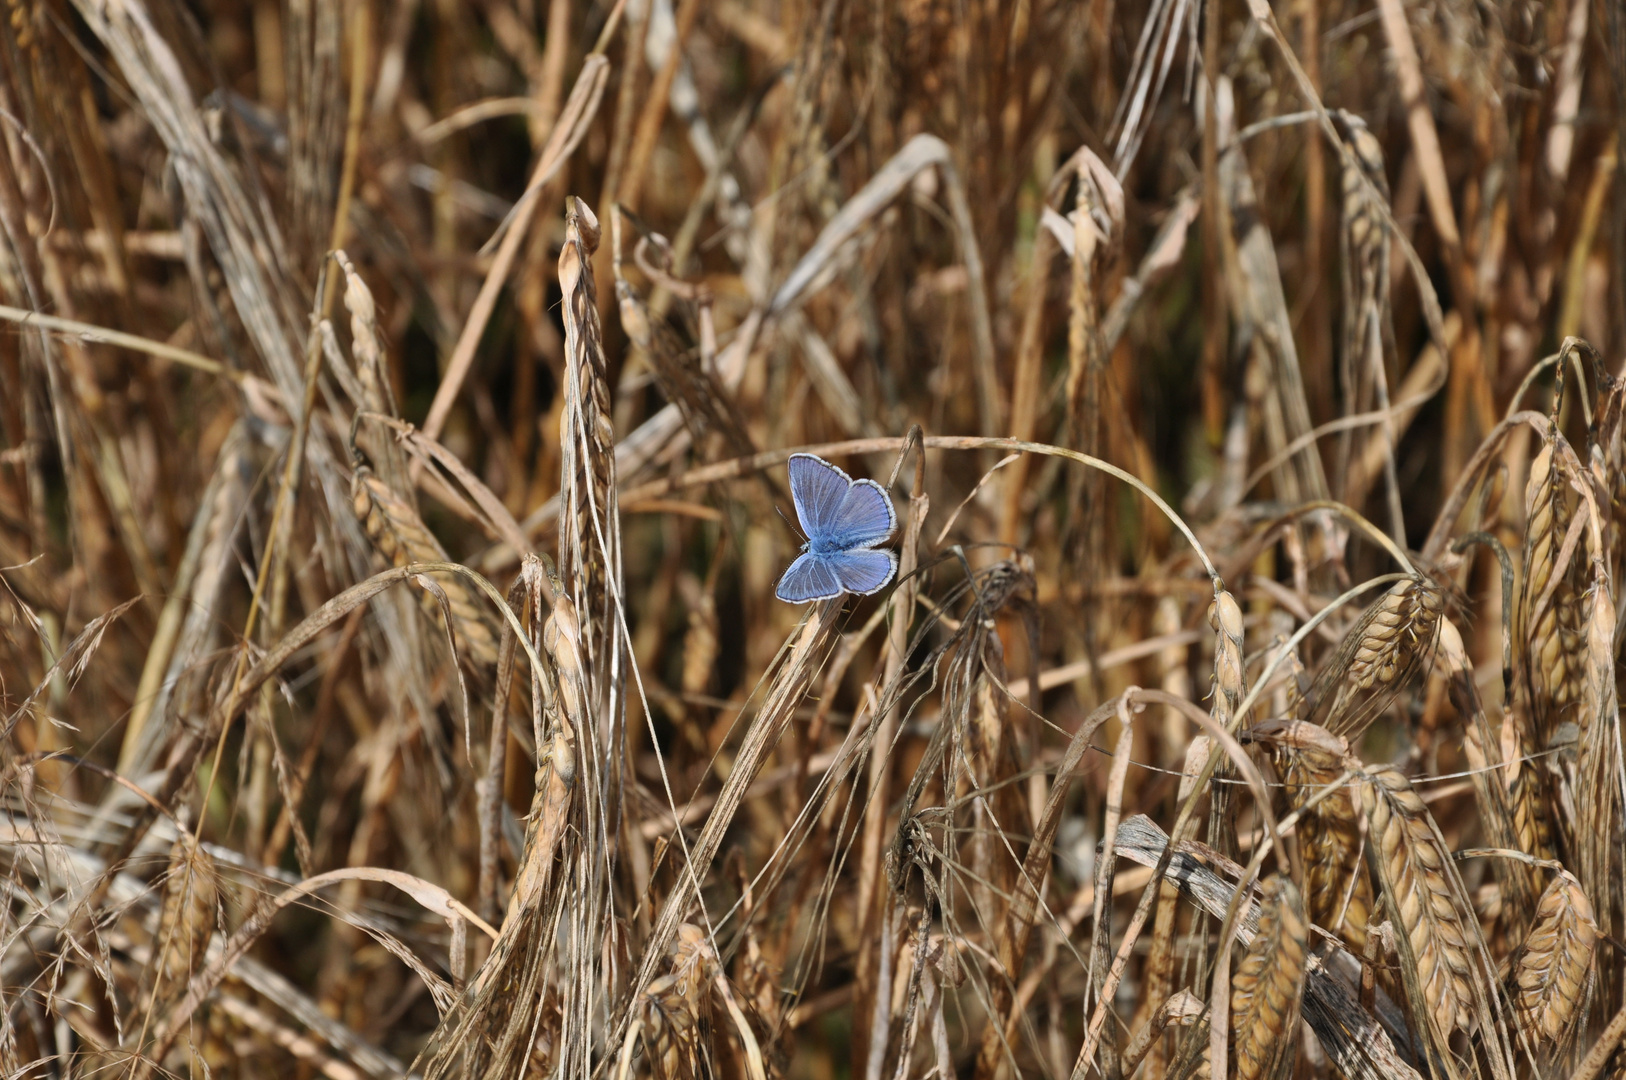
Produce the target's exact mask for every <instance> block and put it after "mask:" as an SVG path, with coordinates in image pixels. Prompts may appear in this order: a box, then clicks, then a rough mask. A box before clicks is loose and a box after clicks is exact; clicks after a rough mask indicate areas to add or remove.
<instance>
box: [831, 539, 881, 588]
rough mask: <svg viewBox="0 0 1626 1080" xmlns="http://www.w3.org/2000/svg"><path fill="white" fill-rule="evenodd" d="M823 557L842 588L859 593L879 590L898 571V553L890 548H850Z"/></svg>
mask: <svg viewBox="0 0 1626 1080" xmlns="http://www.w3.org/2000/svg"><path fill="white" fill-rule="evenodd" d="M825 559H826V560H827V561H828V562H829V564H830V568H831V570H833V571H834V572H835V577H836V580H837V581H839V582H840V583H841V587H842V588H843V589H845V590H846V591H847V592H850V593H857V594H859V595H860V596H868V595H869V594H870V593H873V592H879V591H880V590H881V589H883V588H885V587H886V585H887V583H888V582H890V581H891V580H892V575H893V574H895V573H897V572H898V556H897V553H896V552H894V551H892V550H891V549H890V548H853V549H852V550H851V551H838V552H835V553H834V554H832V555H827V556H825Z"/></svg>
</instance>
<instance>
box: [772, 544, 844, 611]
mask: <svg viewBox="0 0 1626 1080" xmlns="http://www.w3.org/2000/svg"><path fill="white" fill-rule="evenodd" d="M842 591H843V590H842V584H841V581H840V580H839V578H838V576H837V574H836V570H835V567H834V566H833V565H832V564H831V562H830V557H829V556H826V555H814V554H811V553H809V552H803V553H802V554H800V555H798V556H796V561H795V562H793V563H791V564H790V569H788V570H786V571H785V573H784V576H782V577H781V578H780V579H779V586H778V587H777V588H776V589H774V595H775V596H777V597H779V599H781V600H783V601H785V602H786V603H789V604H806V603H808V602H810V601H813V600H829V599H831V598H832V597H836V596H840V595H841V593H842Z"/></svg>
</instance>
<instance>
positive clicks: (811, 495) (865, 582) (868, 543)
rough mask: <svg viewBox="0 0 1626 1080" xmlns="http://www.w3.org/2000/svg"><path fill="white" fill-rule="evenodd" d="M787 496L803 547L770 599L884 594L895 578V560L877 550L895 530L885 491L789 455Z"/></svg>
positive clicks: (817, 460) (818, 461)
mask: <svg viewBox="0 0 1626 1080" xmlns="http://www.w3.org/2000/svg"><path fill="white" fill-rule="evenodd" d="M790 496H791V498H792V499H794V500H795V501H796V516H797V517H798V518H800V519H801V521H802V531H803V532H805V533H806V534H807V543H805V544H803V545H802V553H801V554H800V555H798V556H796V561H795V562H793V563H791V564H790V569H788V570H786V571H785V575H784V577H781V578H780V579H779V587H778V588H777V589H775V590H774V595H776V596H778V597H779V599H781V600H783V601H785V602H786V603H790V604H806V603H808V602H810V601H813V600H829V599H832V598H834V597H837V596H840V595H841V594H842V593H858V594H859V595H860V596H868V595H869V594H870V593H873V592H879V591H880V590H881V589H884V588H886V586H887V583H888V582H890V581H891V580H892V576H893V575H894V574H896V573H897V572H898V556H897V553H896V552H894V551H891V550H890V549H887V548H879V549H878V548H877V547H876V545H877V544H881V543H884V542H885V541H886V539H887V538H888V537H890V536H891V535H892V531H893V530H894V529H896V528H897V527H898V513H897V511H896V510H894V509H893V508H892V497H891V496H889V495H888V494H887V493H886V489H885V488H883V487H882V486H881V485H880V484H878V483H876V482H875V481H874V480H854V479H853V478H852V477H850V476H848V475H847V474H846V473H844V472H842V471H841V470H840V469H838V468H836V466H834V465H832V464H830V463H829V462H828V461H825V460H824V459H823V458H821V457H818V456H816V455H814V454H792V455H791V456H790Z"/></svg>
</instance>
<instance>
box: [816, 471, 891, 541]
mask: <svg viewBox="0 0 1626 1080" xmlns="http://www.w3.org/2000/svg"><path fill="white" fill-rule="evenodd" d="M897 526H898V512H897V511H896V510H894V509H893V508H892V499H891V497H890V496H888V495H887V493H886V489H884V488H882V487H881V485H880V484H878V483H876V482H875V481H874V480H854V481H853V483H852V486H851V487H849V488H848V489H847V494H846V497H845V498H843V499H842V500H841V509H840V510H839V511H837V513H836V524H835V526H834V527H833V528H832V529H831V530H830V537H829V538H830V540H831V541H832V543H833V544H834V545H835V546H836V547H841V548H849V547H873V546H874V545H876V544H879V543H880V542H881V541H882V540H885V539H886V538H887V537H889V536H891V535H892V530H893V529H895V528H897Z"/></svg>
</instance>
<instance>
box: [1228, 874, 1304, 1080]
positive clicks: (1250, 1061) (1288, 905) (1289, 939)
mask: <svg viewBox="0 0 1626 1080" xmlns="http://www.w3.org/2000/svg"><path fill="white" fill-rule="evenodd" d="M1260 892H1261V895H1260V911H1259V931H1258V933H1256V934H1255V935H1254V938H1253V941H1252V943H1251V944H1250V945H1249V946H1248V952H1247V955H1246V956H1244V957H1243V958H1242V964H1241V966H1240V967H1239V968H1238V969H1237V973H1236V975H1235V976H1234V977H1233V978H1232V980H1231V1028H1232V1031H1233V1033H1234V1038H1235V1039H1236V1075H1237V1077H1238V1080H1268V1078H1270V1077H1275V1076H1280V1075H1283V1071H1284V1070H1290V1069H1291V1061H1292V1057H1293V1052H1294V1049H1295V1048H1296V1047H1297V1045H1298V1042H1297V1035H1298V1019H1299V999H1300V996H1301V995H1302V994H1303V992H1304V958H1305V945H1306V936H1307V933H1308V930H1309V927H1308V924H1307V923H1306V922H1305V920H1304V903H1303V901H1302V900H1301V899H1300V897H1299V891H1298V889H1297V888H1296V887H1295V886H1294V885H1293V882H1292V881H1291V880H1290V879H1288V878H1286V877H1284V876H1282V875H1280V874H1276V875H1273V876H1271V877H1269V878H1267V879H1266V880H1265V883H1264V885H1263V887H1262V889H1261V890H1260Z"/></svg>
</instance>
